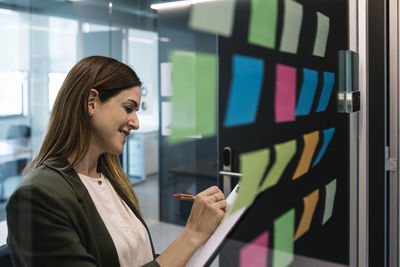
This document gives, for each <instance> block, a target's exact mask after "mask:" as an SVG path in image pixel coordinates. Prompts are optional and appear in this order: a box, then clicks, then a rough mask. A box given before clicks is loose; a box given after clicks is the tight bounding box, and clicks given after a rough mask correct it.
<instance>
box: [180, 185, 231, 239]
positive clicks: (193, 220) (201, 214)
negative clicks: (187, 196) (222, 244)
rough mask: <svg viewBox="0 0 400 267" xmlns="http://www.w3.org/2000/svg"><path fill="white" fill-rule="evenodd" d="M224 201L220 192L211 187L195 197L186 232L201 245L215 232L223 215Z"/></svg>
mask: <svg viewBox="0 0 400 267" xmlns="http://www.w3.org/2000/svg"><path fill="white" fill-rule="evenodd" d="M226 205H227V203H226V200H225V197H224V194H223V193H222V192H221V190H220V189H219V188H218V187H216V186H212V187H210V188H208V189H206V190H204V191H203V192H200V193H199V194H197V195H196V198H195V200H194V204H193V208H192V211H191V213H190V217H189V219H188V222H187V224H186V230H187V231H189V232H190V233H191V234H192V235H193V237H194V238H195V239H196V240H197V241H198V242H199V243H200V244H203V243H205V242H206V241H207V239H208V238H209V237H210V236H211V234H212V233H213V232H214V231H215V229H216V228H217V226H218V225H219V224H220V222H221V221H222V218H223V217H224V214H225V208H226Z"/></svg>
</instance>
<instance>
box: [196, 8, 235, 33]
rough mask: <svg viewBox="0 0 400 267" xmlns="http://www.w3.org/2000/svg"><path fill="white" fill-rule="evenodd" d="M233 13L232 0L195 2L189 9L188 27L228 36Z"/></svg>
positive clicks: (231, 26)
mask: <svg viewBox="0 0 400 267" xmlns="http://www.w3.org/2000/svg"><path fill="white" fill-rule="evenodd" d="M234 15H235V1H234V0H218V1H207V2H199V3H195V4H193V5H192V8H191V10H190V18H189V27H190V28H192V29H194V30H198V31H203V32H208V33H213V34H219V35H222V36H225V37H230V36H231V35H232V28H233V20H234Z"/></svg>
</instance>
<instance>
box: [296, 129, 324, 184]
mask: <svg viewBox="0 0 400 267" xmlns="http://www.w3.org/2000/svg"><path fill="white" fill-rule="evenodd" d="M303 139H304V148H303V152H302V153H301V157H300V161H299V164H298V165H297V168H296V171H295V172H294V175H293V180H296V179H297V178H299V177H300V176H302V175H304V174H306V173H307V172H308V170H309V169H310V165H311V160H312V157H313V155H314V152H315V148H316V147H317V145H318V140H319V132H318V131H315V132H312V133H309V134H305V135H303Z"/></svg>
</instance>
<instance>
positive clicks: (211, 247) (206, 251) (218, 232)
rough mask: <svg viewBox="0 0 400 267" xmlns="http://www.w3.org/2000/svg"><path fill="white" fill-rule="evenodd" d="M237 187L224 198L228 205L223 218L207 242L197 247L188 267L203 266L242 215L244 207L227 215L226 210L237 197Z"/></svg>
mask: <svg viewBox="0 0 400 267" xmlns="http://www.w3.org/2000/svg"><path fill="white" fill-rule="evenodd" d="M237 189H238V185H236V187H235V188H234V189H233V190H232V192H231V193H230V194H229V196H228V198H227V199H226V202H227V203H228V206H227V210H226V212H225V217H224V219H223V220H222V221H221V223H220V225H219V226H218V227H217V229H215V231H214V233H213V234H212V235H211V236H210V238H209V239H208V240H207V242H206V243H205V244H204V245H203V246H202V247H201V248H199V253H198V254H197V255H196V256H195V258H194V259H193V260H192V262H191V264H190V267H203V266H204V265H205V264H206V262H207V261H208V259H209V258H210V257H211V256H212V255H213V253H214V252H215V251H216V250H217V249H218V248H219V246H220V245H221V243H222V241H223V240H224V239H225V237H226V236H227V235H228V233H229V232H230V231H231V229H232V228H233V227H234V226H235V224H236V223H237V221H238V220H239V219H240V217H241V216H242V214H243V212H244V211H245V208H242V209H240V210H238V211H236V212H235V213H233V214H231V215H228V211H229V209H230V207H231V205H232V203H233V202H234V201H235V199H236V197H237V192H236V191H237Z"/></svg>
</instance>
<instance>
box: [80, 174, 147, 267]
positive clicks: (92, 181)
mask: <svg viewBox="0 0 400 267" xmlns="http://www.w3.org/2000/svg"><path fill="white" fill-rule="evenodd" d="M78 175H79V178H81V181H82V183H83V184H84V185H85V187H86V189H87V190H88V191H89V194H90V197H91V198H92V200H93V202H94V204H95V206H96V209H97V211H98V213H99V214H100V217H101V219H102V220H103V222H104V224H105V226H106V227H107V230H108V232H109V233H110V236H111V238H112V240H113V242H114V245H115V248H116V249H117V253H118V259H119V263H120V265H121V267H135V266H141V265H143V264H145V263H148V262H150V261H152V260H153V253H152V250H151V245H150V238H149V235H148V233H147V230H146V228H145V227H144V225H143V224H142V222H141V221H140V220H139V219H138V218H137V217H136V215H135V214H134V213H133V212H132V211H131V209H130V208H129V207H128V206H127V205H126V203H125V202H124V201H123V200H122V199H120V198H119V197H118V195H117V193H116V192H115V190H114V188H113V187H112V185H111V183H110V182H109V180H108V179H106V178H105V177H104V176H103V174H101V177H100V178H92V177H89V176H86V175H83V174H80V173H78Z"/></svg>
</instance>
